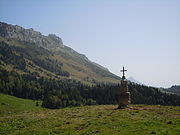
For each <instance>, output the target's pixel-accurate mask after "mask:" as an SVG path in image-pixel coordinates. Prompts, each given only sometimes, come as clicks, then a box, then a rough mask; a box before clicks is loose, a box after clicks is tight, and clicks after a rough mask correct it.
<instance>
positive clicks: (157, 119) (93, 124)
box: [0, 95, 180, 135]
mask: <svg viewBox="0 0 180 135" xmlns="http://www.w3.org/2000/svg"><path fill="white" fill-rule="evenodd" d="M0 103H1V105H0V109H1V117H0V134H2V135H6V134H11V135H17V134H18V135H32V134H33V135H58V134H59V135H92V134H96V135H148V134H157V135H179V133H180V107H172V106H149V105H131V106H130V107H129V108H127V109H123V110H117V109H116V108H117V106H115V105H97V106H82V107H72V108H64V109H58V110H49V109H42V108H41V107H36V105H35V102H34V101H32V100H25V99H19V98H15V97H12V96H7V95H0ZM2 103H3V104H2ZM4 104H5V105H4ZM7 104H8V105H7ZM8 112H13V113H8Z"/></svg>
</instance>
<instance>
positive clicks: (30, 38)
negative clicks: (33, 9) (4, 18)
mask: <svg viewBox="0 0 180 135" xmlns="http://www.w3.org/2000/svg"><path fill="white" fill-rule="evenodd" d="M0 37H3V38H10V39H18V40H21V41H26V42H31V43H35V44H37V45H38V46H41V47H43V48H46V49H52V48H58V47H63V46H64V45H63V42H62V39H61V38H60V37H58V36H56V35H55V34H50V35H48V36H44V35H42V34H41V33H40V32H37V31H35V30H33V29H32V28H30V29H24V28H23V27H21V26H18V25H11V24H7V23H3V22H0Z"/></svg>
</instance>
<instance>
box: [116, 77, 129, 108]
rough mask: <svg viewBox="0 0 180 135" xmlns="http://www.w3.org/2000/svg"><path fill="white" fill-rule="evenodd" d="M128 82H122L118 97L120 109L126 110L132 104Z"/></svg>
mask: <svg viewBox="0 0 180 135" xmlns="http://www.w3.org/2000/svg"><path fill="white" fill-rule="evenodd" d="M127 83H128V82H127V80H121V86H120V92H119V94H118V95H119V96H118V105H119V106H118V108H121V109H123V108H126V107H127V106H128V104H130V92H128V84H127Z"/></svg>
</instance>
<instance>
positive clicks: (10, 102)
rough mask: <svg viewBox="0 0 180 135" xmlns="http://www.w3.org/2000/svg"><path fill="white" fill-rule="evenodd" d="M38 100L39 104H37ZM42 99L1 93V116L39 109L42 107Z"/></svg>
mask: <svg viewBox="0 0 180 135" xmlns="http://www.w3.org/2000/svg"><path fill="white" fill-rule="evenodd" d="M36 102H38V104H39V106H38V107H37V106H36ZM40 106H41V101H33V100H28V99H22V98H17V97H14V96H10V95H4V94H0V116H6V115H12V114H18V113H23V112H28V111H38V110H42V109H44V108H41V107H40Z"/></svg>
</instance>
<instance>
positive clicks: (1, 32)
mask: <svg viewBox="0 0 180 135" xmlns="http://www.w3.org/2000/svg"><path fill="white" fill-rule="evenodd" d="M0 67H1V68H3V69H6V70H8V71H13V70H15V71H17V72H18V73H20V74H36V75H37V76H44V77H48V78H54V79H63V78H67V79H69V78H70V79H75V80H79V81H81V82H83V83H86V84H95V83H118V82H119V80H120V79H121V78H120V77H119V76H116V75H114V74H112V73H111V72H109V70H108V69H107V68H105V67H103V66H101V65H99V64H97V63H95V62H92V61H90V60H89V59H88V58H87V57H86V56H85V55H84V54H80V53H78V52H76V51H75V50H73V49H72V48H70V47H68V46H66V45H64V44H63V41H62V39H61V38H60V37H58V36H56V35H55V34H49V35H48V36H45V35H42V34H41V33H40V32H37V31H35V30H33V29H32V28H31V29H25V28H23V27H21V26H18V25H11V24H7V23H4V22H0Z"/></svg>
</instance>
